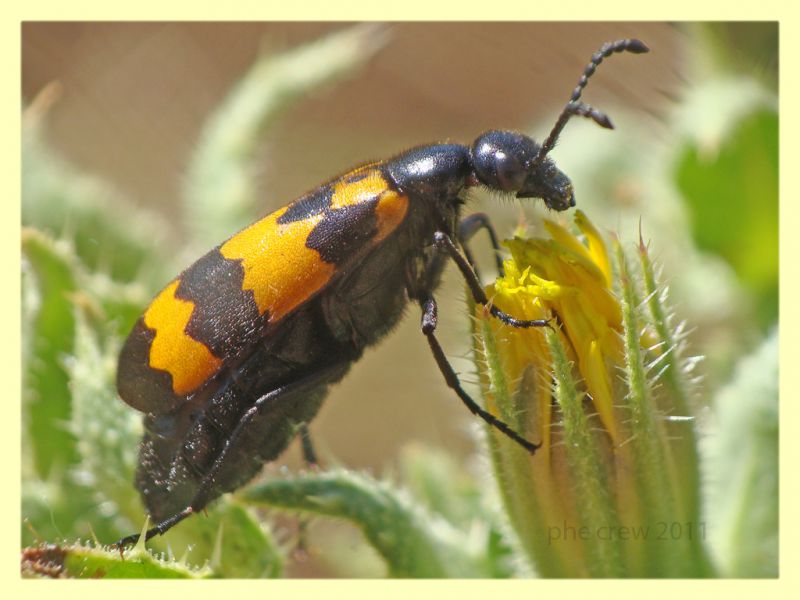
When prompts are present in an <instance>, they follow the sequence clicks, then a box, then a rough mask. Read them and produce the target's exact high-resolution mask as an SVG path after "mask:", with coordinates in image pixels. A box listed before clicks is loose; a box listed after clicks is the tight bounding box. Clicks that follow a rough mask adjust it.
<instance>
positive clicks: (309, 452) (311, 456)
mask: <svg viewBox="0 0 800 600" xmlns="http://www.w3.org/2000/svg"><path fill="white" fill-rule="evenodd" d="M297 436H298V437H299V438H300V444H301V446H302V448H303V460H304V461H305V462H306V467H308V468H309V469H315V468H316V467H318V466H319V461H318V460H317V453H316V452H315V451H314V444H313V443H312V442H311V432H310V431H309V430H308V423H300V427H299V428H298V432H297Z"/></svg>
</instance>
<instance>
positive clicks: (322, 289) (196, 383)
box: [117, 40, 648, 546]
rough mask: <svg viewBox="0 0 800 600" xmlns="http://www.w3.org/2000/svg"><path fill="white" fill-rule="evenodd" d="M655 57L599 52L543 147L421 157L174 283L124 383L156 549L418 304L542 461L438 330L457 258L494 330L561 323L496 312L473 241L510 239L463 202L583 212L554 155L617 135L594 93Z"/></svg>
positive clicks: (357, 183)
mask: <svg viewBox="0 0 800 600" xmlns="http://www.w3.org/2000/svg"><path fill="white" fill-rule="evenodd" d="M647 50H648V48H647V46H645V44H643V43H642V42H640V41H638V40H619V41H616V42H612V43H608V44H605V45H604V46H603V47H602V48H600V50H599V51H598V52H596V53H595V54H594V55H593V56H592V60H591V62H590V63H589V65H588V66H587V67H586V69H585V70H584V73H583V75H582V76H581V78H580V81H579V82H578V85H577V86H576V88H575V90H574V91H573V92H572V96H571V98H570V100H569V102H567V104H566V106H565V107H564V110H563V111H562V113H561V115H560V116H559V118H558V120H557V121H556V124H555V126H554V127H553V130H552V131H551V132H550V135H549V136H548V137H547V139H546V140H545V142H544V143H543V144H542V145H541V146H540V145H539V144H537V143H536V142H534V141H533V140H532V139H531V138H529V137H528V136H526V135H523V134H520V133H515V132H511V131H489V132H486V133H484V134H482V135H480V136H479V137H478V138H477V139H476V140H475V141H474V142H473V143H472V145H471V146H462V145H458V144H432V145H428V146H420V147H418V148H413V149H411V150H408V151H406V152H403V153H402V154H399V155H397V156H395V157H394V158H391V159H389V160H386V161H381V162H373V163H368V164H365V165H362V166H359V167H357V168H355V169H353V170H352V171H350V172H348V173H345V174H344V175H341V176H339V177H336V178H335V179H332V180H331V181H329V182H328V183H325V184H324V185H321V186H319V187H318V188H316V189H314V190H312V191H311V192H309V193H308V194H306V195H304V196H302V197H301V198H298V199H297V200H295V201H294V202H292V203H291V204H289V205H288V206H285V207H283V208H281V209H279V210H277V211H275V212H274V213H272V214H270V215H268V216H266V217H264V218H263V219H261V220H260V221H257V222H256V223H254V224H253V225H251V226H249V227H247V228H246V229H244V230H242V231H240V232H239V233H237V234H235V235H234V236H233V237H231V238H230V239H228V240H227V241H226V242H224V243H222V244H221V245H220V246H218V247H217V248H215V249H213V250H212V251H211V252H209V253H208V254H206V255H205V256H203V257H202V258H200V259H199V260H198V261H197V262H196V263H194V264H193V265H192V266H190V267H189V268H188V269H186V270H185V271H184V272H183V273H181V274H180V275H179V276H178V277H177V278H176V279H175V280H174V281H172V282H171V283H170V284H169V285H167V287H166V288H164V290H163V291H162V292H161V293H160V294H158V296H156V298H155V299H154V300H153V302H152V303H151V304H150V306H149V307H148V308H147V310H145V312H144V314H143V315H142V316H141V317H140V318H139V320H138V321H137V322H136V324H135V325H134V327H133V331H132V332H131V334H130V336H129V337H128V339H127V341H126V342H125V345H124V347H123V349H122V353H121V354H120V358H119V368H118V371H117V388H118V390H119V394H120V396H121V397H122V399H123V400H124V401H125V402H127V403H128V404H129V405H131V406H132V407H134V408H135V409H137V410H140V411H142V412H143V413H145V417H144V424H145V430H146V432H145V435H144V439H143V441H142V445H141V449H140V454H139V467H138V470H137V474H136V486H137V488H138V489H139V491H140V492H141V494H142V497H143V498H144V502H145V504H146V506H147V509H148V511H149V512H150V515H151V517H152V518H153V519H154V521H155V522H156V523H157V524H156V525H155V526H154V527H153V528H152V529H150V530H148V531H147V532H146V534H145V536H146V539H149V538H150V537H152V536H153V535H156V534H161V533H164V532H165V531H167V530H168V529H169V528H170V527H172V526H173V525H175V524H176V523H178V522H180V521H181V520H183V519H184V518H186V517H188V516H189V515H191V514H192V513H194V512H197V511H198V510H201V509H203V508H204V507H205V506H206V505H207V504H208V503H209V502H211V501H213V500H214V499H216V498H217V497H219V496H220V495H221V494H223V493H225V492H229V491H232V490H235V489H236V488H238V487H240V486H241V485H243V484H244V483H246V482H247V481H248V480H250V479H251V478H252V477H253V476H254V475H255V474H256V473H257V472H258V471H259V470H260V468H261V467H262V465H263V463H264V462H265V461H269V460H273V459H274V458H276V457H277V456H278V455H279V454H280V453H281V452H282V451H283V450H284V449H285V448H286V446H287V445H288V444H289V442H290V441H291V440H292V439H293V438H294V437H295V436H296V435H298V433H300V434H303V433H305V432H306V430H305V424H306V423H308V422H309V421H311V419H313V418H314V415H315V414H316V413H317V410H318V409H319V407H320V404H321V403H322V400H323V398H324V397H325V393H326V391H327V388H328V386H330V385H331V384H333V383H336V382H337V381H339V380H340V379H342V377H344V375H345V373H347V371H348V369H349V368H350V366H351V365H352V364H353V362H355V361H356V360H358V359H359V357H360V356H361V355H362V353H363V351H364V349H365V348H366V347H368V346H370V345H372V344H375V343H376V342H377V341H378V340H380V339H381V338H382V337H383V336H384V335H386V334H387V333H388V332H389V331H390V330H391V329H392V327H394V326H395V324H396V323H397V322H398V321H399V319H400V317H401V315H402V313H403V309H404V307H405V306H406V304H407V303H408V302H409V301H414V302H417V303H418V304H419V305H420V307H421V308H422V333H423V334H424V335H425V336H426V338H427V340H428V344H429V345H430V347H431V350H432V351H433V355H434V358H435V359H436V362H437V364H438V366H439V368H440V370H441V371H442V373H443V374H444V377H445V379H446V381H447V385H448V386H450V387H451V388H453V390H454V391H455V392H456V393H457V394H458V396H459V397H460V398H461V400H462V401H463V402H464V403H465V404H466V406H467V407H468V408H469V410H470V411H472V413H474V414H475V415H477V416H478V417H480V418H482V419H483V420H484V421H486V422H487V423H488V424H489V425H490V426H492V427H495V428H497V429H498V430H500V431H502V432H503V433H504V434H506V435H507V436H509V437H510V438H512V439H513V440H515V441H516V442H517V443H519V444H520V445H522V446H523V447H524V448H526V449H527V450H528V451H529V452H531V453H533V452H535V451H536V448H537V447H538V446H537V444H535V443H533V442H531V441H529V440H526V439H524V438H523V437H521V436H520V435H519V434H517V433H516V432H515V431H513V430H512V429H511V428H510V427H509V426H508V425H506V424H505V423H504V422H502V421H500V420H499V419H497V418H496V417H494V416H493V415H491V414H490V413H488V412H486V411H485V410H483V409H482V408H481V407H480V406H479V405H478V404H477V403H476V402H475V401H473V400H472V399H471V398H470V397H469V395H467V393H466V392H465V391H464V390H463V388H462V387H461V384H460V383H459V380H458V377H457V376H456V374H455V372H454V371H453V369H452V368H451V366H450V364H449V363H448V361H447V359H446V358H445V355H444V352H443V351H442V348H441V346H440V345H439V342H438V341H437V339H436V336H435V333H434V332H435V330H436V322H437V309H436V301H435V299H434V297H433V292H434V290H435V289H436V287H437V285H438V283H439V278H440V275H441V273H442V270H443V268H444V265H445V263H446V260H447V259H448V258H449V259H452V260H453V261H454V262H455V263H456V265H457V266H458V268H459V270H460V271H461V273H462V274H463V276H464V278H465V279H466V281H467V283H468V285H469V288H470V290H471V292H472V295H473V297H474V298H475V301H476V302H478V303H480V304H483V305H484V306H486V307H487V309H488V310H490V311H491V313H492V314H493V315H494V316H495V317H497V318H499V319H501V320H502V321H503V322H505V323H507V324H508V325H509V326H513V327H539V326H543V325H546V324H547V321H521V320H517V319H514V318H513V317H512V316H510V315H507V314H505V313H503V312H501V311H500V310H498V309H497V308H495V307H494V306H492V305H491V304H490V303H489V301H488V299H487V298H486V296H485V294H484V292H483V290H482V287H481V285H480V282H479V280H478V278H477V275H476V273H475V269H474V266H473V263H472V259H471V258H470V256H471V255H470V254H469V251H468V248H467V246H466V243H467V241H468V239H469V238H470V237H471V235H472V234H474V233H475V232H476V231H478V230H480V229H487V230H488V231H489V233H490V235H491V238H492V240H493V243H494V244H495V247H496V245H497V244H496V237H495V236H494V233H493V232H492V230H491V227H490V226H489V223H488V221H487V220H486V218H485V217H484V216H483V215H473V216H472V217H467V218H466V219H464V220H463V221H461V219H460V213H461V207H462V205H463V203H464V201H463V199H462V193H463V192H464V191H465V190H466V189H467V188H470V187H474V186H485V187H487V188H490V189H492V190H496V191H499V192H504V193H507V194H513V195H515V196H516V197H517V198H541V199H543V200H544V202H545V204H546V205H547V207H548V208H550V209H552V210H557V211H563V210H566V209H567V208H569V207H571V206H574V205H575V197H574V195H573V190H572V183H571V182H570V180H569V178H568V177H567V176H566V175H565V174H564V173H562V172H561V171H559V170H558V168H557V167H556V166H555V164H554V163H553V162H552V161H551V160H550V159H549V158H548V156H547V155H548V154H549V152H550V151H551V150H552V149H553V147H554V146H555V143H556V140H557V139H558V136H559V134H560V133H561V131H562V129H563V128H564V126H565V125H566V123H567V121H569V119H570V118H571V117H573V116H575V115H578V116H582V117H588V118H590V119H592V120H594V121H595V122H596V123H597V124H599V125H601V126H602V127H606V128H611V127H612V125H611V123H610V121H609V119H608V117H606V116H605V115H604V114H603V113H601V112H599V111H597V110H595V109H594V108H592V107H590V106H588V105H586V104H583V103H582V102H580V96H581V93H582V91H583V89H584V87H585V86H586V83H587V82H588V80H589V78H590V77H591V76H592V74H593V73H594V71H595V69H596V68H597V66H598V65H599V64H600V63H601V62H602V61H603V59H605V58H607V57H608V56H610V55H611V54H614V53H616V52H633V53H643V52H647ZM459 245H461V246H462V247H463V248H464V252H465V254H462V252H461V251H460V250H459ZM304 447H306V448H309V447H310V446H309V445H306V444H304ZM138 538H139V536H138V535H132V536H129V537H127V538H124V539H122V540H120V542H119V544H120V546H123V545H125V544H128V543H132V542H134V541H136V540H137V539H138Z"/></svg>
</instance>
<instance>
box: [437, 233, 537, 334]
mask: <svg viewBox="0 0 800 600" xmlns="http://www.w3.org/2000/svg"><path fill="white" fill-rule="evenodd" d="M433 240H434V244H435V245H436V247H437V248H440V249H441V250H444V251H445V252H447V254H448V255H449V256H450V258H452V259H453V262H455V263H456V266H458V269H459V271H461V274H462V275H463V276H464V279H465V280H466V282H467V285H468V286H469V290H470V292H471V293H472V297H473V298H474V299H475V302H477V303H478V304H481V305H483V306H485V307H486V308H487V309H488V310H489V312H490V313H491V314H492V316H494V317H496V318H498V319H500V320H501V321H502V322H503V323H505V324H506V325H511V326H512V327H549V321H548V320H547V319H532V320H524V319H515V318H514V317H512V316H511V315H509V314H507V313H504V312H503V311H502V310H500V309H499V308H497V307H496V306H494V305H493V304H492V303H491V302H490V301H489V298H487V297H486V293H485V292H484V291H483V287H482V286H481V282H480V280H479V279H478V276H477V275H476V274H475V271H474V270H473V268H472V266H470V264H469V261H468V260H467V259H466V258H464V255H463V254H461V252H459V251H458V248H456V245H455V244H454V243H453V240H451V239H450V236H449V235H447V234H446V233H445V232H443V231H437V232H436V233H434V234H433Z"/></svg>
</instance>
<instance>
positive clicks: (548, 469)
mask: <svg viewBox="0 0 800 600" xmlns="http://www.w3.org/2000/svg"><path fill="white" fill-rule="evenodd" d="M575 224H576V226H577V229H578V231H579V232H580V237H578V236H576V235H573V234H571V233H570V232H569V231H567V229H565V228H564V227H562V226H560V225H558V224H556V223H554V222H551V221H545V227H546V229H547V232H548V233H549V234H550V237H549V238H548V239H539V238H537V239H522V238H519V237H517V238H515V239H513V240H511V241H508V242H506V246H507V247H508V248H509V250H510V251H511V259H510V260H507V261H506V262H505V263H504V271H505V272H504V274H503V275H502V276H501V277H500V278H498V280H497V281H496V282H495V283H494V284H493V285H491V286H489V287H488V288H487V290H486V291H487V296H488V297H489V298H490V299H491V301H492V302H493V303H494V304H495V305H496V306H497V307H498V308H500V309H501V310H503V311H504V312H506V313H508V314H511V315H513V316H514V317H516V318H518V319H550V323H551V324H552V327H550V328H534V329H519V328H513V327H509V326H507V325H504V324H503V323H501V322H500V321H498V320H497V319H495V318H493V317H491V316H490V315H488V313H487V311H485V310H483V309H482V308H481V307H478V308H477V309H476V311H475V314H476V317H477V319H476V321H475V333H476V336H475V340H476V342H475V350H476V359H477V361H476V362H477V364H478V371H479V375H480V381H481V386H482V391H483V395H484V399H485V401H486V405H487V407H488V409H489V410H490V411H492V412H494V413H495V414H497V415H498V416H499V417H500V418H501V419H503V420H504V421H506V422H507V423H508V424H509V425H510V426H512V427H513V428H515V429H516V430H517V431H519V432H520V433H521V434H522V435H524V436H525V437H527V438H528V439H529V440H531V441H533V442H536V443H541V448H540V449H539V450H538V452H537V453H536V455H535V456H533V457H531V456H530V455H528V454H527V453H526V452H525V451H524V450H522V449H521V448H519V447H517V445H516V444H515V443H513V442H512V441H511V440H509V439H507V438H505V436H503V435H502V434H497V432H494V431H492V432H490V435H489V441H490V448H491V451H492V459H493V463H494V468H495V473H496V475H497V480H498V483H499V487H500V491H501V494H502V496H503V500H504V502H505V505H506V508H507V510H508V513H509V516H510V520H511V523H512V525H513V526H514V528H515V530H516V532H517V535H518V538H519V541H520V543H521V544H522V546H523V547H524V548H525V550H526V551H527V553H528V556H529V557H530V558H531V559H532V561H533V563H534V564H535V566H536V567H537V569H538V570H539V572H540V573H541V574H542V575H545V576H554V577H580V576H601V577H602V576H606V577H620V576H699V575H703V574H707V572H708V565H707V561H706V559H705V552H704V550H703V546H702V539H700V538H701V537H702V535H703V532H702V528H703V525H702V523H701V522H700V521H699V517H698V514H699V509H698V502H697V496H698V489H697V488H698V481H697V480H698V477H697V456H696V450H695V440H694V432H693V421H692V420H691V419H690V418H688V412H687V411H688V407H687V406H686V401H685V396H686V393H685V389H684V388H685V385H684V382H683V380H681V379H680V376H681V373H682V372H683V365H682V364H680V357H679V353H678V350H679V347H678V346H679V343H678V341H676V339H674V338H673V337H672V333H671V331H670V330H669V328H668V327H666V325H667V321H668V319H666V318H665V317H664V316H663V315H664V314H665V313H664V311H663V307H662V306H661V300H662V294H659V290H658V289H657V288H655V287H654V286H655V283H654V282H655V278H654V277H653V276H652V266H651V265H650V263H649V259H648V258H647V253H646V248H645V247H644V246H643V245H640V248H639V250H640V258H641V264H642V271H643V274H644V278H643V279H644V283H643V284H642V285H643V286H644V288H645V290H644V291H645V293H646V294H647V300H648V302H646V303H641V302H640V301H639V300H638V291H637V289H636V286H635V285H634V283H633V281H632V279H631V277H630V276H629V275H628V267H627V264H626V259H625V257H624V255H623V253H622V250H621V248H620V247H619V245H618V244H616V245H615V246H614V249H615V254H614V258H613V260H612V257H611V256H610V255H609V253H608V250H607V246H606V243H605V242H604V240H603V238H602V236H601V235H600V233H599V232H598V230H597V229H596V228H595V227H594V226H593V225H592V224H591V222H590V221H589V220H588V219H587V218H586V216H585V215H584V214H583V213H581V212H580V211H577V212H576V216H575ZM612 265H613V267H612ZM651 287H652V289H651ZM615 290H617V291H615ZM644 309H647V310H644ZM656 367H658V368H656ZM654 374H657V375H658V377H657V376H655V375H654ZM662 379H663V380H664V381H666V385H659V386H656V385H655V383H656V380H658V382H659V383H663V382H662V381H661V380H662ZM670 527H672V528H673V530H672V531H671V532H666V533H665V532H664V531H661V530H662V529H669V528H670ZM679 530H680V531H679ZM664 535H666V536H668V537H670V536H671V537H673V538H675V539H670V540H666V541H664V539H663V537H664Z"/></svg>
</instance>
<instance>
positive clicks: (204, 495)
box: [116, 361, 350, 549]
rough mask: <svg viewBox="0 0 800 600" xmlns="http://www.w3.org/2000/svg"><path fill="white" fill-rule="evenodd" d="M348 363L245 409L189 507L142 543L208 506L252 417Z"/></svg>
mask: <svg viewBox="0 0 800 600" xmlns="http://www.w3.org/2000/svg"><path fill="white" fill-rule="evenodd" d="M349 364H350V361H344V362H338V363H334V364H332V365H330V366H328V367H326V368H324V369H322V370H319V371H316V372H314V373H312V374H310V375H307V376H306V377H303V378H302V379H299V380H297V381H293V382H291V383H288V384H286V385H283V386H281V387H279V388H277V389H275V390H272V391H271V392H269V393H267V394H264V395H263V396H261V397H260V398H259V399H258V400H256V401H255V403H253V405H252V406H251V407H250V408H248V409H247V410H246V411H245V412H244V414H243V415H242V416H241V417H240V418H239V421H238V423H237V424H236V427H234V428H233V431H231V434H230V436H228V438H227V439H226V440H225V443H224V444H223V446H222V448H221V449H220V451H219V454H218V455H217V457H216V458H215V459H214V462H213V463H212V464H211V466H210V467H209V469H208V472H207V473H206V474H205V477H203V480H202V481H201V482H200V485H199V486H198V488H197V492H196V493H195V495H194V498H193V499H192V501H191V502H190V503H189V506H187V507H186V508H184V509H183V510H182V511H180V512H178V513H176V514H174V515H172V516H171V517H169V518H167V519H164V520H163V521H161V522H160V523H157V524H156V525H154V526H153V527H151V528H150V529H148V530H147V532H145V534H144V539H145V541H147V540H149V539H150V538H152V537H153V536H156V535H163V534H164V533H166V532H167V531H168V530H170V529H171V528H172V527H174V526H175V525H177V524H178V523H180V522H181V521H183V520H184V519H185V518H187V517H189V516H191V515H192V514H194V513H196V512H199V511H200V510H202V509H203V508H204V507H205V506H206V504H208V494H209V492H210V491H211V490H212V489H213V487H214V478H215V477H216V476H217V474H218V473H219V470H220V469H221V468H222V465H223V463H224V462H225V458H226V457H227V455H228V453H229V452H230V450H231V448H232V447H233V446H234V444H235V443H236V442H237V441H238V439H239V437H240V436H241V435H242V433H243V432H244V431H245V429H246V428H247V426H248V425H249V424H250V423H251V422H252V420H253V419H254V418H255V417H257V416H258V415H259V414H260V413H261V411H262V410H263V409H264V408H266V407H267V406H268V405H270V404H272V403H274V402H276V401H278V400H280V398H281V396H285V395H287V394H296V393H298V392H301V391H302V390H304V389H307V388H314V387H315V386H318V385H319V384H320V382H321V381H326V380H330V379H331V377H332V376H333V375H334V374H335V373H336V372H337V371H342V372H343V371H344V370H346V369H347V366H348V365H349ZM304 453H305V449H304ZM140 537H141V536H140V534H138V533H137V534H133V535H129V536H127V537H124V538H122V539H121V540H119V541H118V542H117V543H116V546H118V547H119V548H120V549H122V548H123V547H124V546H127V545H129V544H134V543H136V542H137V541H138V540H139V538H140Z"/></svg>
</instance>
